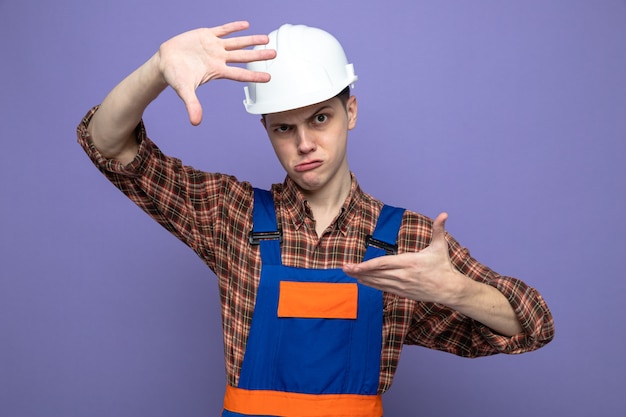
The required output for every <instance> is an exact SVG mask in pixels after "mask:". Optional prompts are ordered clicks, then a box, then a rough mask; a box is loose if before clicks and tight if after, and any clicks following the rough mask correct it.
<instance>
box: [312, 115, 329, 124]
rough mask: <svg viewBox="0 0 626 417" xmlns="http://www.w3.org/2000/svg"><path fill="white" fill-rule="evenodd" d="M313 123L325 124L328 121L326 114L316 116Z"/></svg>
mask: <svg viewBox="0 0 626 417" xmlns="http://www.w3.org/2000/svg"><path fill="white" fill-rule="evenodd" d="M313 121H314V122H315V123H316V124H322V123H326V122H327V121H328V115H327V114H324V113H322V114H316V115H315V117H314V118H313Z"/></svg>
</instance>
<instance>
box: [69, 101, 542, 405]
mask: <svg viewBox="0 0 626 417" xmlns="http://www.w3.org/2000/svg"><path fill="white" fill-rule="evenodd" d="M96 110H97V107H96V108H94V109H92V110H91V111H90V112H89V113H87V115H86V116H85V118H84V119H83V120H82V122H81V123H80V125H79V126H78V141H79V143H80V144H81V146H82V147H83V148H84V150H85V151H86V152H87V154H88V156H89V157H90V158H91V160H92V161H93V163H94V164H95V165H96V166H97V167H98V169H99V170H100V171H101V172H102V173H103V174H104V175H105V176H106V177H107V178H108V179H109V180H110V181H111V182H112V183H113V184H114V185H115V186H116V187H118V188H119V189H120V190H121V191H122V192H123V193H124V194H126V195H127V196H128V197H129V198H131V199H132V200H133V201H134V202H135V203H136V204H137V205H138V206H139V207H141V208H142V209H143V210H144V211H145V212H146V213H148V214H149V215H150V216H151V217H152V218H154V219H155V220H156V221H157V222H159V223H160V224H161V225H162V226H164V227H165V228H166V229H167V230H169V231H170V232H171V233H172V234H174V235H175V236H176V237H178V238H179V239H180V240H181V241H183V242H184V243H185V244H186V245H188V246H189V247H190V248H191V249H193V250H194V251H195V252H196V253H197V254H198V256H200V258H201V259H202V260H203V261H204V262H205V263H206V264H207V265H208V266H209V268H211V270H212V271H213V272H214V273H215V274H216V275H217V278H218V281H219V288H220V300H221V312H222V324H223V330H224V335H223V337H224V346H225V364H226V373H227V383H228V384H230V385H232V386H237V382H238V379H239V373H240V370H241V364H242V361H243V356H244V352H245V347H246V340H247V337H248V332H249V330H250V324H251V321H252V313H253V311H254V300H255V295H256V290H257V285H258V282H259V276H260V269H261V259H260V253H259V250H258V246H252V245H250V244H249V241H248V235H249V233H250V231H251V230H252V206H253V190H252V186H251V185H250V184H249V183H246V182H239V181H237V179H236V178H234V177H232V176H227V175H223V174H213V173H206V172H201V171H198V170H195V169H193V168H191V167H188V166H185V165H183V164H182V163H181V161H180V160H178V159H175V158H171V157H168V156H166V155H164V154H163V153H161V151H160V150H159V149H158V148H157V147H156V145H155V144H154V143H153V142H152V141H150V139H148V137H147V135H146V132H145V129H144V126H143V124H141V125H140V126H139V127H138V129H137V130H136V132H137V141H138V143H139V152H138V154H137V156H136V157H135V159H134V161H133V162H132V163H130V164H129V165H126V166H124V165H122V164H121V163H120V162H118V161H115V160H110V159H106V158H104V157H103V156H102V155H101V154H100V153H99V152H98V150H97V149H96V148H95V146H94V144H93V142H92V140H91V138H90V137H89V134H88V133H87V125H88V124H89V121H90V120H91V117H92V116H93V114H94V112H95V111H96ZM272 193H273V197H274V202H275V205H276V213H277V220H278V224H279V225H280V227H282V231H283V243H282V245H281V250H282V260H283V264H284V265H286V266H293V267H299V268H315V269H325V268H340V267H341V266H342V265H344V264H345V263H355V262H359V261H360V260H362V258H363V255H364V253H365V244H364V242H365V236H366V235H368V234H371V233H372V231H373V230H374V227H375V225H376V220H377V218H378V214H379V212H380V209H381V207H382V203H381V202H380V201H378V200H376V199H374V198H372V197H371V196H369V195H368V194H366V193H364V192H363V191H362V190H361V189H360V187H359V185H358V184H357V181H356V179H354V178H353V180H352V189H351V191H350V195H349V196H348V198H347V199H346V201H345V203H344V205H343V208H342V210H341V212H340V214H339V215H338V216H337V217H336V218H335V220H334V221H333V223H332V224H331V225H330V226H329V227H328V229H327V230H326V231H325V232H324V234H323V235H322V236H321V237H318V236H317V234H316V232H315V220H314V219H313V215H312V213H311V210H310V208H309V206H308V204H307V202H306V201H305V200H304V198H303V196H302V194H301V192H300V191H299V189H298V188H297V186H296V185H295V184H294V183H293V182H292V181H291V180H290V179H289V178H287V179H286V180H285V182H284V183H283V184H275V185H274V186H272ZM431 225H432V222H431V220H430V219H428V218H427V217H425V216H422V215H420V214H417V213H413V212H410V211H406V213H405V214H404V217H403V220H402V226H401V229H400V233H399V235H398V242H397V243H398V249H399V252H415V251H419V250H421V249H423V248H425V247H427V246H428V245H429V243H430V239H431ZM447 239H448V245H449V251H450V259H451V261H452V263H453V264H454V266H455V267H456V268H457V269H458V270H459V271H460V272H461V273H463V274H465V275H466V276H468V277H470V278H472V279H474V280H476V281H480V282H484V283H486V284H489V285H491V286H493V287H495V288H497V289H498V290H500V292H502V293H503V294H504V295H505V296H506V298H507V299H508V300H509V302H510V303H511V305H512V306H513V308H514V310H515V313H516V314H517V317H518V319H519V322H520V323H521V324H522V326H523V329H524V333H522V334H519V335H517V336H513V337H504V336H501V335H498V334H496V333H494V332H493V331H491V330H490V329H489V328H488V327H486V326H484V325H482V324H481V323H479V322H477V321H474V320H472V319H469V318H468V317H466V316H464V315H462V314H460V313H458V312H456V311H454V310H452V309H449V308H447V307H445V306H443V305H438V304H433V303H423V302H417V301H413V300H408V299H405V298H402V297H399V296H396V295H393V294H387V293H385V294H384V298H383V300H384V320H383V329H382V331H383V346H382V357H381V368H380V380H379V393H383V392H385V391H386V390H387V389H388V388H389V387H390V385H391V382H392V379H393V375H394V373H395V370H396V367H397V365H398V360H399V357H400V352H401V350H402V346H403V345H405V344H410V345H420V346H424V347H427V348H432V349H438V350H442V351H446V352H450V353H453V354H456V355H460V356H465V357H477V356H485V355H492V354H496V353H509V354H514V353H522V352H527V351H531V350H534V349H537V348H539V347H541V346H543V345H545V344H546V343H548V342H549V341H550V340H552V338H553V335H554V323H553V320H552V316H551V314H550V311H549V310H548V307H547V305H546V304H545V302H544V300H543V298H542V297H541V295H540V294H539V293H538V292H537V291H536V290H535V289H533V288H531V287H529V286H527V285H526V284H524V283H523V282H522V281H519V280H517V279H514V278H510V277H504V276H501V275H498V274H497V273H495V272H494V271H492V270H490V269H489V268H487V267H486V266H484V265H482V264H480V263H479V262H477V261H476V260H475V259H473V258H472V257H471V256H470V254H469V252H468V250H467V249H465V248H463V247H461V246H460V245H459V244H458V243H457V242H456V241H455V240H454V239H453V238H452V237H451V236H450V235H447Z"/></svg>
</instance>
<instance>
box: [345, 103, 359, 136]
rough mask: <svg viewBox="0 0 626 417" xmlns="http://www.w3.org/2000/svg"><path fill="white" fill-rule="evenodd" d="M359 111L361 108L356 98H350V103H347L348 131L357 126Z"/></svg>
mask: <svg viewBox="0 0 626 417" xmlns="http://www.w3.org/2000/svg"><path fill="white" fill-rule="evenodd" d="M358 110H359V106H358V103H357V101H356V97H355V96H350V98H348V101H347V102H346V112H347V113H348V130H352V129H354V127H355V126H356V120H357V115H358V112H359V111H358Z"/></svg>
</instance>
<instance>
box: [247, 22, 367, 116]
mask: <svg viewBox="0 0 626 417" xmlns="http://www.w3.org/2000/svg"><path fill="white" fill-rule="evenodd" d="M265 48H266V49H275V50H276V58H274V59H270V60H267V61H257V62H251V63H249V64H248V66H247V67H248V69H249V70H252V71H263V72H268V73H270V75H271V77H272V78H271V80H270V81H269V82H267V83H248V86H247V87H244V92H245V94H246V99H245V100H244V102H243V103H244V106H245V107H246V111H247V112H248V113H251V114H268V113H278V112H282V111H286V110H293V109H297V108H300V107H305V106H309V105H311V104H316V103H320V102H322V101H325V100H328V99H330V98H332V97H334V96H336V95H337V94H339V93H340V92H341V91H342V90H343V89H344V88H346V87H347V86H349V85H350V86H352V85H353V83H354V82H355V81H356V80H357V76H356V75H355V74H354V67H353V65H352V64H349V63H348V59H347V58H346V54H345V53H344V51H343V48H342V47H341V44H340V43H339V42H338V41H337V39H335V38H334V37H333V36H332V35H331V34H329V33H328V32H325V31H323V30H321V29H317V28H313V27H309V26H304V25H288V24H287V25H283V26H281V27H280V28H278V30H275V31H273V32H271V33H270V34H269V43H268V44H267V45H262V46H257V47H256V48H255V49H265Z"/></svg>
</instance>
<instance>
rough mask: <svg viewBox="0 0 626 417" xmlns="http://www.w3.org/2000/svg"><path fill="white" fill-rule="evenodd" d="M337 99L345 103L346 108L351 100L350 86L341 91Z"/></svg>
mask: <svg viewBox="0 0 626 417" xmlns="http://www.w3.org/2000/svg"><path fill="white" fill-rule="evenodd" d="M335 97H337V98H338V99H339V100H341V102H342V103H343V106H344V107H345V106H346V104H347V103H348V99H349V98H350V86H347V87H346V88H344V89H343V90H341V91H340V92H339V94H337V95H336V96H335Z"/></svg>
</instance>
